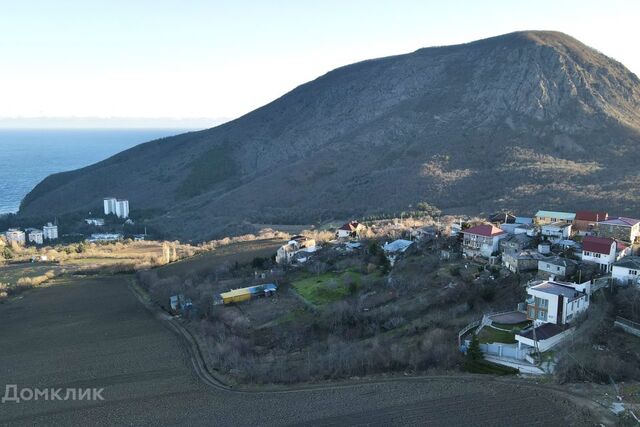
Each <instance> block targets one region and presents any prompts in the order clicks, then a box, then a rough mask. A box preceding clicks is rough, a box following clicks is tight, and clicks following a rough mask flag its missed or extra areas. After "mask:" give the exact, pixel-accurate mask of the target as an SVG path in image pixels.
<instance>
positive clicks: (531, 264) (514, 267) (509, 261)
mask: <svg viewBox="0 0 640 427" xmlns="http://www.w3.org/2000/svg"><path fill="white" fill-rule="evenodd" d="M544 259H545V256H544V255H541V254H539V253H538V252H536V251H533V250H524V251H521V252H517V253H503V254H502V265H504V266H505V268H507V269H508V270H510V271H511V272H513V273H522V272H525V271H535V270H537V269H538V262H540V261H541V260H544Z"/></svg>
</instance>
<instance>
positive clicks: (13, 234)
mask: <svg viewBox="0 0 640 427" xmlns="http://www.w3.org/2000/svg"><path fill="white" fill-rule="evenodd" d="M4 236H5V237H6V238H7V243H9V244H11V243H12V242H15V243H17V244H19V245H24V244H25V242H26V238H25V234H24V231H22V230H20V229H18V228H10V229H8V230H7V231H5V233H4Z"/></svg>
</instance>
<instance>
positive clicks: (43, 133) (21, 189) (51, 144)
mask: <svg viewBox="0 0 640 427" xmlns="http://www.w3.org/2000/svg"><path fill="white" fill-rule="evenodd" d="M189 130H193V129H0V214H6V213H13V212H17V211H18V208H19V206H20V201H21V200H22V199H23V197H24V196H25V195H26V194H27V193H28V192H29V191H31V189H32V188H33V187H34V186H35V185H36V184H38V183H39V182H40V181H42V179H44V178H46V177H47V176H48V175H51V174H52V173H57V172H63V171H69V170H73V169H77V168H81V167H84V166H88V165H90V164H93V163H96V162H98V161H100V160H104V159H106V158H108V157H110V156H112V155H114V154H116V153H119V152H120V151H123V150H126V149H127V148H131V147H133V146H135V145H138V144H140V143H143V142H147V141H151V140H154V139H157V138H162V137H166V136H171V135H177V134H179V133H183V132H187V131H189Z"/></svg>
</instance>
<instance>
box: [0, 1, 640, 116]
mask: <svg viewBox="0 0 640 427" xmlns="http://www.w3.org/2000/svg"><path fill="white" fill-rule="evenodd" d="M0 11H1V12H0V58H2V64H1V65H0V127H7V126H13V125H15V124H16V123H19V122H21V121H22V122H23V123H27V125H28V126H37V125H38V123H40V121H39V120H40V119H39V118H46V119H43V120H44V121H43V122H42V123H49V124H52V123H54V124H55V123H71V126H81V127H82V126H89V127H90V126H94V125H95V126H98V125H99V123H100V121H101V120H103V121H104V120H108V121H110V122H112V123H115V124H122V123H125V124H126V123H129V124H131V123H133V122H135V121H136V120H142V119H144V120H146V121H147V122H149V120H151V121H153V122H154V123H156V122H157V123H161V122H163V121H166V122H168V123H174V124H175V123H177V122H185V123H186V122H194V123H195V122H208V121H211V123H213V122H220V121H224V120H228V119H232V118H235V117H239V116H240V115H242V114H245V113H247V112H249V111H251V110H253V109H255V108H257V107H260V106H261V105H264V104H266V103H268V102H270V101H272V100H274V99H276V98H278V97H280V96H282V95H283V94H284V93H286V92H288V91H289V90H291V89H293V88H295V87H296V86H298V85H300V84H302V83H305V82H306V81H309V80H312V79H314V78H316V77H318V76H320V75H322V74H325V73H326V72H328V71H330V70H332V69H334V68H336V67H339V66H342V65H346V64H349V63H353V62H357V61H361V60H364V59H370V58H375V57H382V56H388V55H394V54H401V53H407V52H412V51H414V50H416V49H419V48H422V47H428V46H435V45H447V44H456V43H464V42H469V41H473V40H476V39H480V38H485V37H491V36H494V35H499V34H504V33H508V32H512V31H517V30H531V29H536V30H557V31H562V32H565V33H568V34H570V35H572V36H574V37H576V38H577V39H579V40H581V41H583V42H584V43H586V44H588V45H590V46H592V47H594V48H596V49H598V50H600V51H601V52H603V53H605V54H607V55H609V56H611V57H613V58H615V59H617V60H619V61H620V62H622V63H623V64H625V65H626V66H627V67H628V68H629V69H630V70H631V71H633V72H634V73H636V74H640V49H638V47H637V43H638V40H640V25H638V22H637V21H638V18H639V17H640V0H624V1H623V0H619V1H618V0H608V1H592V0H580V1H573V0H562V1H560V0H555V1H548V0H537V1H521V0H509V1H498V0H496V1H492V0H483V1H454V0H447V1H445V0H440V1H430V0H416V1H411V0H406V1H404V0H394V1H376V0H368V1H360V0H341V1H335V0H323V1H308V0H282V1H278V0H269V1H267V0H265V1H248V0H234V1H226V2H222V1H216V0H210V1H195V0H192V1H190V0H179V1H178V0H127V1H124V0H103V1H98V0H76V1H68V0H56V1H54V0H50V1H38V0H29V1H15V0H0ZM144 120H143V121H144Z"/></svg>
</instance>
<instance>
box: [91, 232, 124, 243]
mask: <svg viewBox="0 0 640 427" xmlns="http://www.w3.org/2000/svg"><path fill="white" fill-rule="evenodd" d="M88 240H89V241H90V242H116V241H118V240H122V234H120V233H94V234H92V235H91V237H90V238H89V239H88Z"/></svg>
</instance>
